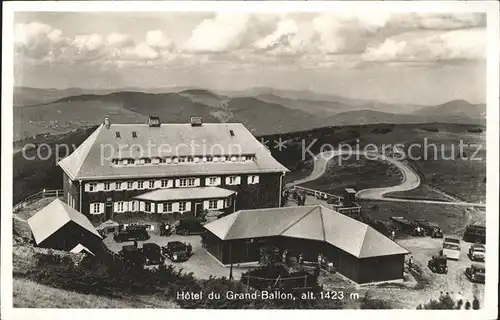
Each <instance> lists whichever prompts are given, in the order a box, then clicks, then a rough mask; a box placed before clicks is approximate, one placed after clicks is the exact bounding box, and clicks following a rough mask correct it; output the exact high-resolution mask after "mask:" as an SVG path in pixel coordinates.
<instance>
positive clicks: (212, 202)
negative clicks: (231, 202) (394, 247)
mask: <svg viewBox="0 0 500 320" xmlns="http://www.w3.org/2000/svg"><path fill="white" fill-rule="evenodd" d="M208 209H217V200H209V201H208Z"/></svg>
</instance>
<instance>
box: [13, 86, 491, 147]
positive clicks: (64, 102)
mask: <svg viewBox="0 0 500 320" xmlns="http://www.w3.org/2000/svg"><path fill="white" fill-rule="evenodd" d="M14 106H15V108H14V131H15V138H16V139H19V138H23V137H27V136H31V135H33V134H38V133H44V132H53V131H56V132H57V131H65V130H67V129H69V128H75V127H80V126H84V125H90V124H97V123H100V122H102V120H103V119H104V117H105V116H109V117H110V118H111V121H114V122H133V123H135V122H144V121H145V119H147V117H148V116H149V115H158V116H160V118H161V119H162V121H163V122H186V121H188V120H189V117H190V116H195V115H196V116H202V117H203V118H204V121H206V122H242V123H244V124H245V125H246V126H247V127H248V128H249V129H250V130H252V131H253V132H254V134H258V135H260V134H271V133H282V132H291V131H299V130H306V129H311V128H316V127H323V126H340V125H356V124H373V123H425V122H448V123H470V124H484V123H485V112H486V106H485V105H484V104H471V103H469V102H467V101H464V100H454V101H450V102H447V103H445V104H442V105H436V106H422V105H409V104H389V103H384V102H379V101H371V100H362V99H359V100H358V99H350V98H344V97H340V96H335V95H326V94H318V93H314V92H311V91H292V90H278V89H269V88H252V89H249V90H245V91H241V92H215V91H208V90H203V89H193V88H173V89H169V88H167V89H165V88H163V89H161V88H158V89H148V90H145V89H141V88H125V89H121V90H119V91H116V89H96V90H87V89H80V88H69V89H64V90H57V89H37V88H28V87H17V88H15V90H14Z"/></svg>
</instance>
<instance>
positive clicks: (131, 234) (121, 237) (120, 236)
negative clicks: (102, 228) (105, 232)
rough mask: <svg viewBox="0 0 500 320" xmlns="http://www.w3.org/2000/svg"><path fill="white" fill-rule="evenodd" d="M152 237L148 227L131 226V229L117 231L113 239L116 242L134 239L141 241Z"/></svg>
mask: <svg viewBox="0 0 500 320" xmlns="http://www.w3.org/2000/svg"><path fill="white" fill-rule="evenodd" d="M149 238H150V236H149V234H148V232H147V230H146V228H130V229H125V230H122V231H120V232H117V233H115V235H114V236H113V240H115V241H116V242H123V241H134V240H140V241H145V240H148V239H149Z"/></svg>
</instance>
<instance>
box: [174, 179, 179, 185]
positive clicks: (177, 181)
mask: <svg viewBox="0 0 500 320" xmlns="http://www.w3.org/2000/svg"><path fill="white" fill-rule="evenodd" d="M175 186H176V187H179V186H180V179H175Z"/></svg>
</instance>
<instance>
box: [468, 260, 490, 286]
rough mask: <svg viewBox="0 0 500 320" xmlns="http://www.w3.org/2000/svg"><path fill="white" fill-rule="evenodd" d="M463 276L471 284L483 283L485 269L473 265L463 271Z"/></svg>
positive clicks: (481, 266)
mask: <svg viewBox="0 0 500 320" xmlns="http://www.w3.org/2000/svg"><path fill="white" fill-rule="evenodd" d="M465 276H466V277H467V278H468V279H469V280H470V281H472V282H478V283H484V281H485V276H486V268H485V267H484V265H480V264H477V263H473V264H471V266H470V267H468V268H466V269H465Z"/></svg>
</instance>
